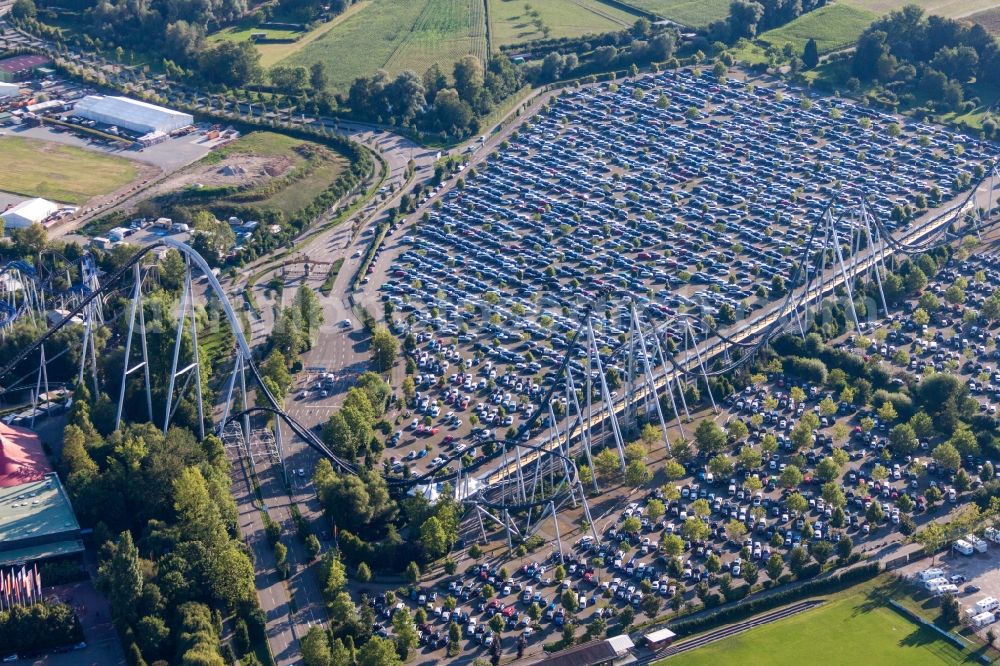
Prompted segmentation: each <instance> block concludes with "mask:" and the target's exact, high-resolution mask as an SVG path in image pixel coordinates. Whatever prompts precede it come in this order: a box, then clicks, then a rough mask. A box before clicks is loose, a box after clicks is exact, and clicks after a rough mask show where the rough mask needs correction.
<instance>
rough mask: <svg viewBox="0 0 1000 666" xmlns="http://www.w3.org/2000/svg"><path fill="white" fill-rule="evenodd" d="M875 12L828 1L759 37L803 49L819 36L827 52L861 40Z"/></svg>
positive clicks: (778, 44)
mask: <svg viewBox="0 0 1000 666" xmlns="http://www.w3.org/2000/svg"><path fill="white" fill-rule="evenodd" d="M875 16H876V15H875V13H873V12H870V11H868V10H865V9H858V8H856V7H850V6H848V5H841V4H837V5H827V6H826V7H820V8H819V9H817V10H815V11H812V12H809V13H808V14H803V15H802V16H800V17H798V18H797V19H795V20H794V21H790V22H789V23H786V24H785V25H783V26H781V27H780V28H775V29H774V30H768V31H767V32H765V33H763V34H761V35H759V36H758V40H759V41H761V42H766V43H767V44H771V45H773V46H776V47H778V48H779V49H780V48H782V47H783V46H784V45H785V44H791V45H792V48H794V49H795V52H796V53H802V49H803V48H804V47H805V45H806V42H807V41H809V39H810V38H812V39H815V40H816V46H818V47H819V52H820V53H827V52H829V51H834V50H836V49H839V48H842V47H844V46H848V45H850V44H853V43H854V42H856V41H858V37H860V36H861V33H862V32H864V30H865V28H867V27H868V26H869V25H871V22H872V21H873V20H875Z"/></svg>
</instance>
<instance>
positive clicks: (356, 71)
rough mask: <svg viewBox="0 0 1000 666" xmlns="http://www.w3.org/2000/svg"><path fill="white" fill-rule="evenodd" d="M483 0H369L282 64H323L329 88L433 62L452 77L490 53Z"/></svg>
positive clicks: (420, 70)
mask: <svg viewBox="0 0 1000 666" xmlns="http://www.w3.org/2000/svg"><path fill="white" fill-rule="evenodd" d="M482 2H483V0H371V2H370V3H369V4H367V5H366V6H364V7H363V8H362V9H361V10H360V11H358V12H356V13H353V14H351V15H350V16H348V17H347V18H346V19H345V20H343V21H341V22H339V23H337V25H335V26H333V28H331V29H330V30H328V31H327V32H325V33H324V34H322V35H320V36H319V37H318V38H316V39H314V40H313V41H311V42H310V43H308V44H306V45H305V46H304V47H302V48H301V49H300V50H298V51H297V52H295V53H294V54H292V55H291V56H290V57H288V58H286V59H285V60H283V61H282V64H285V65H304V66H306V67H308V66H309V65H311V64H312V63H314V62H325V63H326V64H327V71H328V72H329V74H330V79H331V86H332V87H333V88H334V89H337V90H341V91H344V90H346V89H347V88H348V87H349V86H350V84H351V82H352V81H353V80H354V79H355V78H357V77H359V76H369V75H371V74H374V73H375V72H376V71H377V70H379V69H385V70H387V71H388V72H389V73H390V74H398V73H399V72H401V71H403V70H406V69H411V70H413V71H415V72H416V73H417V74H423V73H424V72H425V71H427V69H428V68H429V67H430V66H431V65H432V64H434V63H438V64H439V65H440V66H441V67H442V69H444V70H445V71H446V72H448V73H450V72H451V69H452V65H453V64H454V63H455V61H456V60H458V59H459V58H461V57H462V56H464V55H467V54H470V53H474V54H476V55H479V56H481V57H482V56H485V54H486V50H487V48H486V19H485V13H484V12H483V10H482Z"/></svg>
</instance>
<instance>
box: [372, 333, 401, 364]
mask: <svg viewBox="0 0 1000 666" xmlns="http://www.w3.org/2000/svg"><path fill="white" fill-rule="evenodd" d="M397 352H398V344H397V342H396V338H395V336H394V335H393V334H392V333H390V332H389V331H388V330H387V329H385V328H382V327H379V328H376V329H375V332H374V334H373V335H372V341H371V358H372V363H373V364H374V365H375V367H376V368H377V369H378V370H379V371H382V372H385V371H387V370H389V369H390V368H391V367H392V364H393V363H395V361H396V354H397Z"/></svg>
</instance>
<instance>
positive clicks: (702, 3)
mask: <svg viewBox="0 0 1000 666" xmlns="http://www.w3.org/2000/svg"><path fill="white" fill-rule="evenodd" d="M624 1H625V3H626V4H628V5H632V6H633V7H638V8H639V9H642V10H645V11H647V12H652V13H653V14H656V15H657V16H661V17H663V18H665V19H670V20H671V21H676V22H677V23H680V24H681V25H687V26H691V27H692V28H700V27H702V26H706V25H708V24H709V23H711V22H712V21H715V20H717V19H724V18H726V17H727V16H729V5H730V0H624Z"/></svg>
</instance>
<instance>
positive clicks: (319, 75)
mask: <svg viewBox="0 0 1000 666" xmlns="http://www.w3.org/2000/svg"><path fill="white" fill-rule="evenodd" d="M329 84H330V77H329V76H328V75H327V73H326V65H325V64H324V63H322V62H314V63H313V64H312V65H311V66H310V67H309V85H310V86H312V88H313V90H315V91H316V92H320V91H323V90H326V87H327V86H328V85H329Z"/></svg>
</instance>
